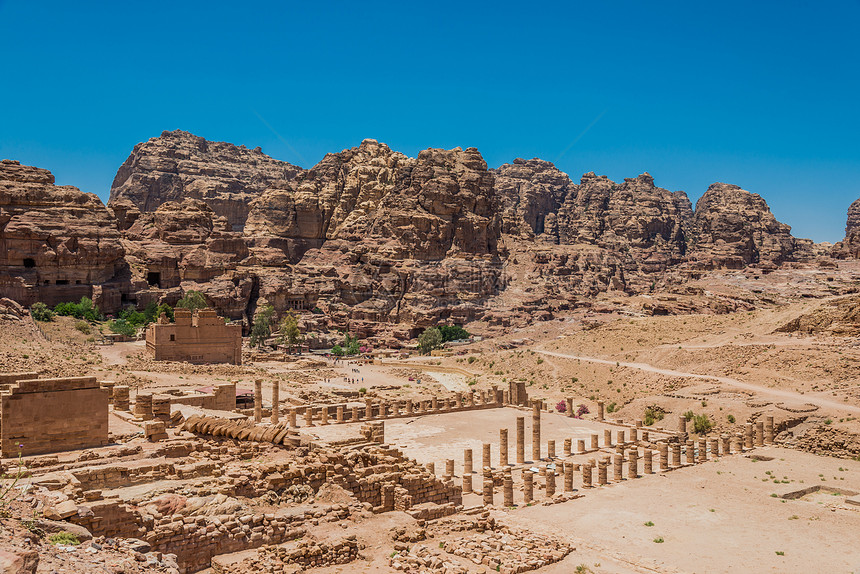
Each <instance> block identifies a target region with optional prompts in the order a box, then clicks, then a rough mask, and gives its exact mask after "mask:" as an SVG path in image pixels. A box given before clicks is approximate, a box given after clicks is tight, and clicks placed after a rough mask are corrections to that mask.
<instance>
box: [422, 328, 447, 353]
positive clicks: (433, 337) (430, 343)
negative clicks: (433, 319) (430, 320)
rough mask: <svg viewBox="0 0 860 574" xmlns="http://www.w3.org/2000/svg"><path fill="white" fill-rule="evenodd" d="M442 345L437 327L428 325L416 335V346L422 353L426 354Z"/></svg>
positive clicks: (440, 334)
mask: <svg viewBox="0 0 860 574" xmlns="http://www.w3.org/2000/svg"><path fill="white" fill-rule="evenodd" d="M441 346H442V333H441V332H440V331H439V328H438V327H428V328H427V329H424V332H423V333H421V334H420V335H418V348H419V349H420V350H421V352H422V353H424V354H427V353H429V352H430V351H432V350H433V349H437V348H439V347H441Z"/></svg>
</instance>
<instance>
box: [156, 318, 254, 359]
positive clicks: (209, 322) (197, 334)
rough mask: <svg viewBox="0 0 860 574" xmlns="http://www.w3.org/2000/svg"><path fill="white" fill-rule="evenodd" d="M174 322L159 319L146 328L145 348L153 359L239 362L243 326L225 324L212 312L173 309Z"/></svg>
mask: <svg viewBox="0 0 860 574" xmlns="http://www.w3.org/2000/svg"><path fill="white" fill-rule="evenodd" d="M174 317H175V321H176V322H175V323H168V322H166V321H162V320H159V322H158V323H152V324H150V325H149V327H147V329H146V350H147V351H148V352H149V353H150V354H152V355H153V356H154V357H155V360H156V361H186V362H189V363H232V364H234V365H241V364H242V326H241V325H238V324H236V325H232V324H231V325H227V324H225V323H224V319H222V318H221V317H219V316H218V315H217V314H216V313H215V311H212V310H209V309H200V310H199V311H197V312H196V314H194V315H193V316H192V314H191V312H190V311H187V310H185V309H176V311H175V316H174Z"/></svg>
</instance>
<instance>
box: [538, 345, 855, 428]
mask: <svg viewBox="0 0 860 574" xmlns="http://www.w3.org/2000/svg"><path fill="white" fill-rule="evenodd" d="M535 352H537V353H541V354H543V355H548V356H551V357H560V358H562V359H578V360H580V361H587V362H590V363H600V364H603V365H612V366H615V365H620V366H624V367H629V368H631V369H639V370H640V371H646V372H649V373H657V374H660V375H668V376H670V377H690V378H695V379H703V380H707V381H717V382H720V383H722V384H724V385H728V386H731V387H736V388H739V389H746V390H749V391H754V392H756V393H760V394H762V395H766V396H770V397H778V398H780V399H789V400H792V401H798V402H801V403H809V404H811V405H816V406H818V407H821V408H828V409H836V410H841V411H847V412H851V413H858V414H860V407H855V406H852V405H846V404H845V403H843V402H841V401H834V400H831V399H826V398H824V397H819V396H812V395H804V394H801V393H798V392H795V391H783V390H779V389H772V388H770V387H765V386H762V385H755V384H752V383H745V382H743V381H739V380H737V379H732V378H730V377H718V376H716V375H700V374H698V373H685V372H683V371H675V370H673V369H661V368H659V367H655V366H653V365H649V364H647V363H627V362H624V361H610V360H607V359H598V358H596V357H585V356H582V355H574V354H571V353H559V352H556V351H544V350H540V349H535Z"/></svg>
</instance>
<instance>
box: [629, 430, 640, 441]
mask: <svg viewBox="0 0 860 574" xmlns="http://www.w3.org/2000/svg"><path fill="white" fill-rule="evenodd" d="M638 435H639V432H638V431H637V430H636V429H635V428H633V429H630V442H633V443H635V442H636V441H637V440H639V436H638Z"/></svg>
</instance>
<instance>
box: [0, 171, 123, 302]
mask: <svg viewBox="0 0 860 574" xmlns="http://www.w3.org/2000/svg"><path fill="white" fill-rule="evenodd" d="M124 255H125V252H124V250H123V246H122V243H121V241H120V234H119V231H117V228H116V222H115V221H114V218H113V215H112V214H111V213H110V212H109V211H108V210H107V209H106V208H105V206H104V205H103V204H102V202H101V200H99V198H98V197H96V196H95V195H93V194H91V193H84V192H82V191H80V190H79V189H78V188H76V187H72V186H57V185H54V176H53V175H52V174H51V172H50V171H48V170H45V169H39V168H36V167H30V166H25V165H21V164H20V163H19V162H17V161H12V160H3V161H2V162H0V296H6V297H9V298H11V299H14V300H15V301H18V302H20V303H22V304H25V305H31V304H32V303H34V302H36V301H43V302H45V303H47V304H49V305H55V304H57V303H61V302H65V301H76V300H79V299H80V298H81V297H84V296H86V297H92V298H93V299H95V300H96V302H97V303H98V304H99V305H100V306H101V308H102V309H103V310H105V311H111V310H114V309H117V308H118V307H119V305H120V297H121V295H120V291H121V290H122V289H126V290H127V266H126V262H125V259H124Z"/></svg>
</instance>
